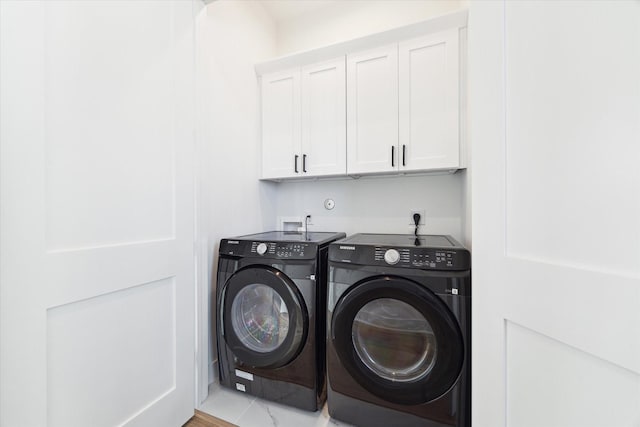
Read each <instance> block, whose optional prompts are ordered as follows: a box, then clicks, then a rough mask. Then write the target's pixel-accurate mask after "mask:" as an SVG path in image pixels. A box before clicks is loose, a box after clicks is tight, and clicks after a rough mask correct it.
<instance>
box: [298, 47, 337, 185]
mask: <svg viewBox="0 0 640 427" xmlns="http://www.w3.org/2000/svg"><path fill="white" fill-rule="evenodd" d="M345 90H346V82H345V58H344V56H342V57H340V58H337V59H334V60H331V61H327V62H323V63H321V64H314V65H310V66H307V67H304V68H302V156H303V163H302V172H303V174H305V175H306V176H322V175H344V174H345V173H346V163H347V162H346V143H347V134H346V132H347V131H346V127H347V124H346V114H347V113H346V99H345V96H346V93H345Z"/></svg>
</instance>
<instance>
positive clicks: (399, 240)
mask: <svg viewBox="0 0 640 427" xmlns="http://www.w3.org/2000/svg"><path fill="white" fill-rule="evenodd" d="M342 243H350V244H354V245H374V246H397V247H411V248H413V247H433V248H461V249H464V247H463V246H462V245H461V244H460V243H458V242H457V241H456V240H454V239H453V237H451V236H443V235H418V236H414V235H413V234H354V235H353V236H350V237H349V238H348V239H345V240H343V241H342Z"/></svg>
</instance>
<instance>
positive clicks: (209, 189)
mask: <svg viewBox="0 0 640 427" xmlns="http://www.w3.org/2000/svg"><path fill="white" fill-rule="evenodd" d="M197 24H198V34H197V44H198V58H197V62H198V70H199V89H198V96H199V97H200V105H199V110H200V115H201V117H199V122H200V129H199V134H200V135H199V141H200V154H199V156H200V159H199V161H200V166H199V167H200V176H201V181H200V188H199V193H200V197H199V199H200V200H201V205H200V206H199V228H200V230H199V233H198V235H199V236H200V238H201V240H200V242H199V245H200V252H199V253H200V256H201V258H203V259H204V260H206V261H207V265H204V266H201V268H199V278H200V282H205V283H204V286H200V289H201V293H200V297H201V306H200V307H199V311H200V316H199V318H200V325H201V326H204V327H203V328H202V329H201V330H200V331H199V344H200V346H201V348H203V347H205V348H208V350H209V359H208V362H209V363H211V362H212V361H214V360H215V359H216V349H215V343H214V342H213V340H212V339H211V338H212V337H213V336H214V333H213V331H214V330H215V329H213V327H212V329H211V330H209V328H206V326H208V325H212V322H213V312H214V311H215V303H213V305H211V303H212V302H213V300H212V298H213V297H214V296H215V271H216V265H215V260H216V259H217V251H218V246H219V243H220V239H221V238H224V237H231V236H236V235H241V234H248V233H255V232H259V231H263V230H265V229H267V228H271V224H272V223H273V222H274V220H275V203H274V200H275V198H276V195H275V190H276V188H275V184H273V183H267V182H260V181H258V176H259V165H260V161H259V160H260V145H259V144H260V138H259V129H260V127H259V92H258V83H257V79H256V75H255V71H254V65H255V63H257V62H261V61H264V60H266V59H269V58H272V57H273V56H274V55H275V28H274V26H273V22H272V21H271V19H270V17H269V16H268V15H266V12H265V11H264V9H263V8H262V7H261V6H260V5H259V2H254V1H241V2H239V1H216V2H213V3H211V4H209V5H208V6H206V7H205V8H204V9H203V10H202V11H201V13H200V14H199V16H198V23H197ZM200 370H201V372H204V371H206V370H207V369H206V367H205V366H202V364H201V366H200ZM208 371H209V374H210V376H209V380H211V379H212V377H211V375H213V373H214V371H213V370H212V369H210V368H209V369H208ZM200 378H202V376H201V377H200ZM199 395H200V397H201V398H204V397H206V389H205V390H202V389H201V390H199Z"/></svg>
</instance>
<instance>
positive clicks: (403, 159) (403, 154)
mask: <svg viewBox="0 0 640 427" xmlns="http://www.w3.org/2000/svg"><path fill="white" fill-rule="evenodd" d="M406 151H407V146H406V145H404V144H402V166H407V164H406V163H405V158H406V157H407V156H406V154H407V153H406Z"/></svg>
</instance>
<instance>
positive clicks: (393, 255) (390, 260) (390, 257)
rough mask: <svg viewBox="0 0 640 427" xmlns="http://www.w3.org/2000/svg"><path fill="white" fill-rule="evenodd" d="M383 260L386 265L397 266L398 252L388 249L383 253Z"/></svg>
mask: <svg viewBox="0 0 640 427" xmlns="http://www.w3.org/2000/svg"><path fill="white" fill-rule="evenodd" d="M384 260H385V262H386V263H387V264H397V263H398V261H400V252H398V251H397V250H395V249H388V250H387V251H386V252H385V253H384Z"/></svg>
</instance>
